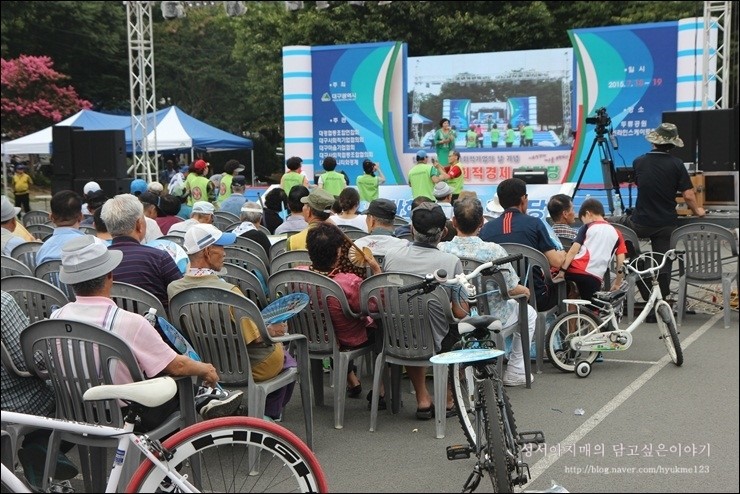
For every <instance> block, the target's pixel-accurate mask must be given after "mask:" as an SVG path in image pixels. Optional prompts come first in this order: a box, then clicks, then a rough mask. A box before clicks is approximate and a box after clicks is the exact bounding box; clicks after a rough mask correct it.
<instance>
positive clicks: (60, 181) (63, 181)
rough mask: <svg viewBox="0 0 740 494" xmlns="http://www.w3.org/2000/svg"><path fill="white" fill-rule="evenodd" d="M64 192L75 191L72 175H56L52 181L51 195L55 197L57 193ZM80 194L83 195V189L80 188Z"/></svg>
mask: <svg viewBox="0 0 740 494" xmlns="http://www.w3.org/2000/svg"><path fill="white" fill-rule="evenodd" d="M82 186H83V187H84V184H83V185H82ZM63 190H75V188H74V180H73V179H72V176H71V175H61V176H60V175H58V174H55V175H54V177H52V179H51V195H52V196H53V195H54V194H56V193H57V192H61V191H63ZM79 193H80V195H82V188H80V190H79Z"/></svg>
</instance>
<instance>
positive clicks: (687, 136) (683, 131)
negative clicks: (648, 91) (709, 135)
mask: <svg viewBox="0 0 740 494" xmlns="http://www.w3.org/2000/svg"><path fill="white" fill-rule="evenodd" d="M699 113H700V112H696V111H664V112H663V123H672V124H674V125H675V126H676V127H678V135H679V136H680V137H681V140H682V141H683V147H682V148H673V149H671V155H672V156H675V157H677V158H679V159H681V161H683V162H684V163H693V164H694V165H693V166H692V167H691V168H692V169H694V170H695V169H696V164H697V162H698V159H697V146H698V143H699Z"/></svg>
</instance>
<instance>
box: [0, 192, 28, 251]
mask: <svg viewBox="0 0 740 494" xmlns="http://www.w3.org/2000/svg"><path fill="white" fill-rule="evenodd" d="M20 212H21V208H17V207H15V206H13V205H12V204H10V200H9V199H8V197H7V196H3V198H2V210H1V211H0V215H1V217H0V227H1V228H0V232H2V249H1V250H2V252H3V255H4V256H9V255H10V253H11V252H12V251H13V249H14V248H15V247H16V246H18V245H20V244H22V243H23V242H25V241H26V240H25V239H24V238H23V237H19V236H18V235H13V232H14V231H15V227H16V225H17V224H18V222H17V221H16V217H17V216H18V213H20Z"/></svg>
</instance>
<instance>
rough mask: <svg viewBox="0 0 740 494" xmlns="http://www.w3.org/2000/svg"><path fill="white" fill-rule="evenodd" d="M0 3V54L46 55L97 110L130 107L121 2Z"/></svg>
mask: <svg viewBox="0 0 740 494" xmlns="http://www.w3.org/2000/svg"><path fill="white" fill-rule="evenodd" d="M2 7H3V8H2V11H1V13H0V26H1V34H0V39H1V40H2V41H1V43H0V47H1V52H2V58H5V59H11V58H17V57H18V56H20V55H21V54H25V55H35V56H48V57H51V59H52V60H54V64H55V67H56V69H57V70H59V71H60V72H62V73H64V74H67V75H68V76H69V77H70V82H71V83H72V85H74V87H75V88H76V89H77V91H78V93H79V94H80V96H81V97H82V98H84V99H87V100H89V101H91V102H92V103H93V105H94V107H95V109H96V110H117V111H123V112H126V111H129V109H130V103H129V71H128V54H127V45H126V39H127V37H126V11H125V8H124V6H123V2H48V1H45V2H3V5H2ZM36 130H38V129H36Z"/></svg>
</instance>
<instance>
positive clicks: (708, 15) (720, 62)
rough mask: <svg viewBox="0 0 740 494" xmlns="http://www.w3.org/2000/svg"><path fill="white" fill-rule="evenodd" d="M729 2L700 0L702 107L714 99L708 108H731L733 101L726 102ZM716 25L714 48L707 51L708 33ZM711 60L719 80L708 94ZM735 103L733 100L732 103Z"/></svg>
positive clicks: (728, 78)
mask: <svg viewBox="0 0 740 494" xmlns="http://www.w3.org/2000/svg"><path fill="white" fill-rule="evenodd" d="M732 4H733V2H704V43H703V48H704V49H703V53H702V68H703V70H702V99H701V107H702V109H705V110H706V109H708V108H709V104H710V102H711V101H713V100H714V101H715V103H714V105H713V107H712V108H714V109H718V110H719V109H726V108H731V107H732V104H733V102H732V101H730V65H731V63H730V61H731V58H730V50H731V44H730V39H731V38H730V35H731V33H732ZM714 26H716V27H717V30H718V35H717V38H718V39H717V50H716V51H711V52H710V50H711V49H712V47H711V43H710V40H711V38H710V34H711V30H712V27H714ZM712 59H716V61H717V69H716V79H717V82H718V83H719V85H720V87H719V93H718V94H716V95H714V94H709V88H710V84H709V83H710V79H711V75H712V74H710V73H709V67H710V62H711V61H712ZM735 103H737V102H735Z"/></svg>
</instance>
